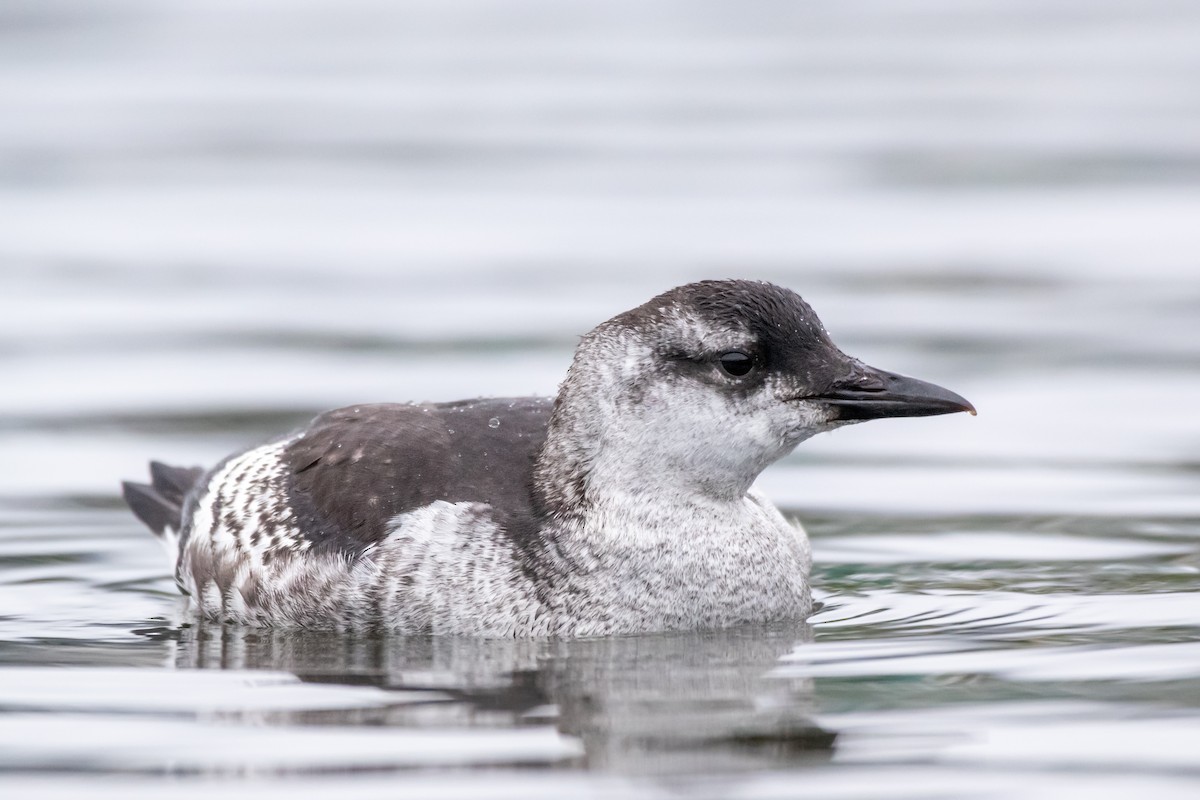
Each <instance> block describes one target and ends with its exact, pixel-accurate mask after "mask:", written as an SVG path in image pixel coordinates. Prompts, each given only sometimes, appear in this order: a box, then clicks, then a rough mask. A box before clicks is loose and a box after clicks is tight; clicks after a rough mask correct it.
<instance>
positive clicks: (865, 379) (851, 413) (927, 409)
mask: <svg viewBox="0 0 1200 800" xmlns="http://www.w3.org/2000/svg"><path fill="white" fill-rule="evenodd" d="M808 399H810V400H818V401H820V402H823V403H826V404H827V405H829V406H831V407H832V408H833V409H834V411H836V413H837V416H836V419H837V420H839V421H847V422H857V421H860V420H867V419H882V418H883V417H931V416H934V415H936V414H953V413H955V412H957V411H966V412H967V413H968V414H970V415H971V416H975V406H973V405H971V404H970V403H968V402H967V401H966V399H964V398H963V397H960V396H959V395H957V394H955V393H954V392H952V391H950V390H949V389H943V388H942V387H941V386H938V385H937V384H933V383H926V382H925V381H919V380H917V379H916V378H909V377H906V376H904V375H897V374H895V373H893V372H884V371H883V370H881V369H875V368H874V367H866V368H865V369H863V370H862V371H860V372H858V374H856V375H855V376H854V377H853V378H852V379H850V380H847V381H845V382H843V383H839V384H837V385H835V386H834V387H833V388H832V389H831V390H829V391H827V392H824V393H822V394H820V395H818V396H816V397H810V398H808Z"/></svg>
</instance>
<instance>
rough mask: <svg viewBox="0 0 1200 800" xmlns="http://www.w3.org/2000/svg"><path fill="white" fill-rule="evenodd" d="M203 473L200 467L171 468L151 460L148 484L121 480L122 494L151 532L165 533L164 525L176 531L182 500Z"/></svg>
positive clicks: (180, 519) (180, 518)
mask: <svg viewBox="0 0 1200 800" xmlns="http://www.w3.org/2000/svg"><path fill="white" fill-rule="evenodd" d="M203 474H204V469H203V468H202V467H172V466H169V465H167V464H163V463H161V462H159V461H151V462H150V483H148V484H147V483H132V482H130V481H124V482H123V483H122V484H121V494H122V495H124V496H125V502H126V503H128V504H129V507H130V508H131V509H133V513H134V515H135V516H136V517H137V518H138V519H140V520H141V521H142V522H144V523H145V524H146V527H148V528H149V529H150V530H152V531H154V535H155V536H160V537H161V536H164V535H166V531H167V528H170V529H171V530H172V531H174V532H175V533H179V528H180V525H181V523H182V519H183V499H184V498H185V497H186V496H187V493H188V492H189V491H191V489H192V487H193V486H195V485H196V482H197V481H199V480H200V476H201V475H203Z"/></svg>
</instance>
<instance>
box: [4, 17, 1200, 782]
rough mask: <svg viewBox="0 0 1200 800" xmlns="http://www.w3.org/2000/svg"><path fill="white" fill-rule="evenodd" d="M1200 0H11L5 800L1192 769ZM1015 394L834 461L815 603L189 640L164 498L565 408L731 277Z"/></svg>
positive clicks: (895, 352) (828, 452) (773, 489)
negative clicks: (594, 620) (357, 406)
mask: <svg viewBox="0 0 1200 800" xmlns="http://www.w3.org/2000/svg"><path fill="white" fill-rule="evenodd" d="M1198 77H1200V7H1198V6H1197V5H1196V4H1194V3H1187V2H1172V1H1171V0H1145V1H1144V2H1139V3H1118V2H1082V0H1080V1H1079V2H1068V1H1067V0H1038V2H1019V1H1016V0H1009V1H1007V2H968V3H963V2H952V1H951V0H920V1H919V2H907V3H894V2H868V1H866V0H849V1H848V2H840V3H814V2H762V1H760V0H752V1H750V2H739V3H716V2H695V1H692V2H657V1H652V2H645V1H644V0H639V2H623V1H619V0H618V1H612V0H610V1H609V2H604V3H586V4H582V3H570V4H568V3H556V2H549V0H546V1H544V2H537V1H536V0H534V1H530V0H516V1H514V2H484V1H483V0H470V1H467V2H457V3H435V2H426V3H412V2H403V3H393V2H382V0H353V1H352V2H339V3H331V2H330V3H318V2H302V1H301V0H288V1H287V2H283V0H277V1H272V0H257V2H252V3H246V2H231V1H229V0H211V1H210V2H207V3H203V4H190V5H186V6H185V5H183V4H170V3H160V2H150V0H136V1H135V0H112V1H111V2H106V3H91V2H83V1H82V0H80V1H79V2H66V1H65V0H7V2H5V3H4V4H3V5H0V455H2V456H3V458H2V459H0V793H3V795H4V796H6V797H29V796H37V795H62V796H65V795H68V794H70V795H72V796H77V795H80V794H84V795H86V796H89V797H109V796H112V797H120V798H122V800H128V799H129V798H140V797H155V798H160V797H163V796H164V795H165V796H171V797H192V796H196V797H199V796H209V795H210V794H211V793H212V792H214V791H220V792H223V793H226V794H228V795H232V796H250V795H251V794H253V796H255V797H263V798H270V797H276V796H278V797H293V796H295V794H296V793H297V792H298V791H299V792H303V793H304V794H305V795H306V796H308V795H311V796H335V795H336V796H345V795H349V794H353V796H355V797H363V798H365V797H375V796H379V797H394V796H397V795H398V794H405V795H406V796H422V797H435V796H436V797H517V796H520V797H522V798H529V797H541V796H545V797H568V796H570V797H574V796H581V797H582V796H603V797H609V796H614V795H616V796H628V797H640V796H647V797H662V796H675V795H679V794H686V795H688V796H696V797H746V798H766V797H793V796H801V795H802V796H805V797H814V798H815V797H837V798H850V797H853V798H871V797H898V796H903V797H910V798H925V797H930V798H932V797H939V798H940V797H956V798H957V797H985V796H986V797H1022V798H1028V797H1055V798H1057V797H1066V796H1079V795H1083V794H1085V793H1086V794H1087V795H1088V796H1092V797H1096V798H1103V797H1119V796H1139V797H1148V796H1153V797H1160V798H1162V797H1188V798H1191V797H1194V796H1196V792H1197V790H1198V789H1200V756H1198V755H1197V747H1196V744H1197V742H1200V621H1198V617H1200V613H1198V612H1200V602H1198V600H1200V595H1198V594H1197V592H1198V590H1200V455H1198V454H1200V414H1198V411H1197V409H1198V405H1197V403H1198V401H1197V397H1200V191H1198V190H1200V82H1198V80H1197V78H1198ZM705 277H748V278H760V279H767V280H773V281H776V282H779V283H782V284H785V285H787V286H789V287H791V288H794V289H796V290H797V291H799V292H801V293H802V294H803V295H804V296H805V297H806V299H808V300H809V301H810V302H811V303H812V304H813V306H814V307H815V308H816V309H817V311H818V313H820V314H821V316H822V318H823V319H824V321H825V323H826V325H827V327H828V328H829V329H830V331H831V333H832V334H833V336H834V338H835V340H837V341H838V342H839V343H840V344H841V345H842V346H843V347H844V348H845V349H846V350H847V351H849V352H850V353H852V354H854V355H857V356H859V357H861V358H863V359H864V360H865V361H867V362H868V363H872V364H876V365H878V366H882V367H885V368H888V369H893V370H896V371H900V372H905V373H908V374H913V375H916V376H919V377H922V378H926V379H929V380H934V381H937V382H939V383H943V384H945V385H947V386H950V387H952V388H954V389H955V390H958V391H960V392H961V393H963V394H964V395H965V396H967V397H968V398H970V399H971V400H972V401H974V402H975V403H976V405H977V406H978V408H979V410H980V415H979V417H978V418H976V419H969V418H966V417H954V418H937V419H924V420H897V421H884V422H878V423H871V424H869V425H864V426H859V427H856V428H852V429H848V430H845V431H840V432H838V433H836V434H834V435H830V436H825V437H822V438H819V439H817V440H814V441H811V442H809V443H807V444H805V445H804V446H803V447H801V448H800V450H799V451H798V452H797V453H796V454H795V455H793V456H792V457H790V458H788V459H787V460H785V461H784V462H782V463H781V464H779V465H777V466H775V467H773V468H772V469H771V470H769V471H768V472H767V473H766V474H765V475H764V476H763V478H762V480H761V482H760V486H761V487H762V488H764V489H765V490H766V491H767V492H768V493H770V494H771V495H772V496H773V497H774V498H775V499H776V500H777V501H778V502H779V503H780V504H781V505H782V506H784V507H785V508H786V509H787V510H788V511H789V512H790V513H792V514H794V515H796V516H798V517H800V518H802V519H804V520H805V522H806V524H807V526H808V527H809V529H810V532H811V533H812V535H813V539H814V547H815V553H816V559H817V568H816V569H817V575H816V582H817V587H818V591H819V594H820V595H821V597H822V598H823V599H824V601H825V603H826V605H825V608H824V609H823V610H822V611H821V612H820V613H819V614H817V615H816V616H815V617H814V618H813V619H812V620H811V625H799V624H798V625H796V626H791V627H786V626H785V627H775V628H770V629H750V630H738V631H730V632H723V633H716V634H686V635H674V636H647V637H629V638H621V639H615V640H602V641H588V642H576V643H569V642H545V641H541V642H517V643H513V642H507V643H497V642H492V643H487V642H477V641H471V640H457V639H449V640H447V639H431V638H428V637H425V638H421V637H417V638H403V637H345V636H331V635H328V634H309V635H303V636H300V635H287V636H281V635H273V634H269V633H250V632H244V631H241V632H239V631H221V630H212V629H209V628H206V627H199V628H197V627H195V626H188V625H186V624H185V623H186V618H185V617H183V616H181V614H180V602H179V600H178V599H177V597H176V596H175V595H174V593H173V589H172V585H171V581H170V579H169V577H168V568H167V566H166V562H165V560H164V559H163V558H162V555H161V553H160V552H159V550H158V549H157V548H156V546H155V544H154V542H153V540H152V539H151V537H150V536H149V535H148V534H147V533H146V532H145V531H144V530H143V529H141V528H140V526H139V525H138V524H137V523H136V521H135V520H134V519H133V518H132V516H131V515H130V514H129V513H128V512H127V511H126V510H125V509H124V508H123V507H122V505H121V503H120V501H119V499H118V496H117V483H118V481H119V480H120V479H122V478H135V477H138V476H140V475H142V474H143V471H144V464H145V462H146V460H147V459H148V458H150V457H157V458H162V459H164V460H168V461H172V462H176V463H198V464H209V463H212V462H213V461H215V460H216V459H218V458H219V457H221V456H223V455H224V454H226V453H227V452H229V451H230V450H232V449H234V448H237V447H241V446H243V445H245V444H248V443H251V442H254V441H256V440H261V439H264V438H267V437H268V436H270V435H272V434H274V433H277V432H279V431H282V430H285V429H287V428H288V427H290V426H292V425H294V424H297V423H299V422H301V421H303V420H304V419H305V418H306V417H308V416H309V415H311V414H312V413H314V412H316V411H318V410H321V409H323V408H328V407H333V406H338V405H343V404H347V403H354V402H363V401H376V400H409V399H429V400H443V399H455V398H460V397H470V396H475V395H481V394H482V395H497V394H498V395H504V394H524V393H539V394H549V393H553V392H554V390H555V386H556V383H557V381H558V380H559V379H560V378H561V376H562V374H563V372H564V370H565V368H566V365H567V363H568V361H569V358H570V353H571V349H572V346H573V343H574V342H575V340H576V337H577V336H578V335H579V334H581V333H583V332H584V331H586V330H587V329H589V328H590V327H591V326H592V325H594V324H596V323H597V322H599V321H601V320H603V319H605V318H607V317H609V316H611V315H612V314H614V313H616V312H618V311H621V310H624V309H626V308H628V307H631V306H633V305H636V304H638V303H640V302H642V301H643V300H645V299H647V298H648V297H650V296H651V295H653V294H655V293H657V292H659V291H662V290H664V289H666V288H669V287H670V286H672V285H675V284H677V283H681V282H684V281H687V280H693V279H699V278H705Z"/></svg>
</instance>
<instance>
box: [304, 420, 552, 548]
mask: <svg viewBox="0 0 1200 800" xmlns="http://www.w3.org/2000/svg"><path fill="white" fill-rule="evenodd" d="M551 407H552V402H551V401H550V400H548V399H542V398H512V399H488V400H474V401H468V402H461V403H446V404H436V405H435V404H430V405H398V404H373V405H360V406H350V407H347V408H340V409H337V410H335V411H329V412H327V413H325V414H322V415H321V416H319V417H317V418H316V419H315V420H313V422H312V424H311V425H309V427H308V428H307V429H306V430H305V431H304V432H303V434H302V435H301V436H300V437H299V438H297V439H295V440H293V441H292V442H291V443H290V444H289V445H288V447H287V448H286V450H285V451H284V454H283V458H284V460H285V461H286V463H287V465H288V467H289V470H290V483H289V486H288V495H289V503H290V505H291V507H292V510H293V513H294V514H295V515H296V523H297V525H298V527H299V528H300V530H301V531H302V532H303V535H304V536H306V537H307V538H309V539H310V541H312V542H313V543H314V545H315V546H317V547H319V548H321V549H337V550H342V551H347V552H357V551H359V550H361V549H362V548H364V547H366V546H368V545H370V544H373V543H375V542H377V541H379V540H380V539H382V538H383V537H384V536H386V535H387V530H388V523H389V521H390V520H391V519H392V518H393V517H395V516H396V515H398V514H403V513H405V512H407V511H412V510H414V509H417V508H420V507H421V506H424V505H428V504H429V503H432V502H434V501H435V500H446V501H449V502H459V501H470V502H480V503H486V504H488V505H491V506H493V508H494V509H495V510H496V514H497V517H498V518H500V521H503V519H504V518H512V519H514V520H515V519H520V520H528V519H529V518H531V517H532V516H533V514H534V511H533V500H532V497H531V475H532V471H533V464H534V460H535V459H536V457H537V453H538V451H539V450H540V448H541V446H542V442H543V441H544V440H545V436H546V423H547V421H548V420H549V415H550V409H551Z"/></svg>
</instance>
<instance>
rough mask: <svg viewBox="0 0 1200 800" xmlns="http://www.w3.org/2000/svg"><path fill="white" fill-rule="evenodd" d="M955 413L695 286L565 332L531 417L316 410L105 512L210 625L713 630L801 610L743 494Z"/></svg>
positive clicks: (796, 328) (163, 474) (407, 409)
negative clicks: (874, 427)
mask: <svg viewBox="0 0 1200 800" xmlns="http://www.w3.org/2000/svg"><path fill="white" fill-rule="evenodd" d="M730 365H733V366H732V367H731V366H730ZM957 410H970V406H969V404H967V403H966V401H965V400H962V398H959V397H958V396H957V395H954V394H953V393H950V392H947V391H946V390H944V389H941V388H940V387H934V386H932V385H931V384H924V383H921V382H919V381H913V380H912V379H906V378H902V377H901V376H895V375H891V374H890V373H881V372H879V371H876V370H872V369H871V368H869V367H866V366H865V365H863V364H861V363H860V362H858V361H856V360H854V359H852V358H850V357H848V356H846V355H845V354H843V353H842V352H841V351H840V350H838V349H837V348H836V347H835V346H834V345H833V343H832V342H831V341H830V340H829V337H828V335H827V334H826V333H825V330H824V328H823V327H822V326H821V323H820V321H819V320H818V319H817V317H816V315H815V314H814V313H813V311H812V309H811V308H809V307H808V305H807V304H805V303H804V302H803V301H802V300H801V299H800V298H799V297H798V296H797V295H795V294H794V293H792V292H790V291H788V290H786V289H782V288H780V287H777V286H772V285H770V284H762V283H753V282H748V281H706V282H703V283H698V284H690V285H688V286H682V287H679V288H677V289H674V290H672V291H670V292H667V293H665V294H663V295H660V296H659V297H656V298H654V299H653V300H651V301H649V302H648V303H646V304H644V305H642V306H640V307H638V308H636V309H633V310H632V311H628V312H626V313H624V314H621V315H619V316H617V317H614V318H613V319H611V320H609V321H608V322H606V323H603V324H602V325H600V326H598V327H597V328H596V329H595V330H593V331H592V332H590V333H589V334H587V335H586V336H584V337H583V339H582V341H581V342H580V344H579V347H578V349H577V351H576V354H575V359H574V361H573V363H572V365H571V368H570V370H569V372H568V374H567V378H566V380H565V381H564V382H563V384H562V386H561V387H560V390H559V393H558V397H557V398H556V399H555V400H554V401H553V403H551V401H549V400H547V399H541V398H512V399H491V400H476V401H466V402H460V403H447V404H427V405H397V404H374V405H362V406H353V407H349V408H344V409H338V410H336V411H331V412H328V413H326V414H323V415H321V416H319V417H317V418H316V419H315V420H314V421H313V422H312V423H311V424H310V425H309V426H307V427H306V428H304V429H302V430H300V431H298V432H296V433H294V434H292V435H290V436H288V437H285V438H283V439H280V440H278V441H275V442H272V443H270V444H266V445H263V446H261V447H257V448H254V449H252V450H248V451H246V452H243V453H241V454H238V455H236V456H233V457H231V458H229V459H227V460H226V461H225V462H224V463H222V464H220V465H219V466H218V467H216V468H215V469H214V470H212V471H211V472H209V473H208V474H207V475H203V476H200V475H199V474H198V472H193V471H187V470H177V469H171V468H165V467H163V466H161V465H157V466H155V468H154V469H155V480H154V482H153V484H152V485H151V486H145V485H142V484H130V485H128V486H127V490H126V492H127V497H129V499H130V504H131V506H132V507H133V508H134V510H135V511H136V512H137V514H138V516H139V517H140V518H142V519H143V520H144V521H146V522H147V524H149V525H150V526H151V527H152V528H153V529H155V530H156V532H159V533H162V534H164V536H165V535H166V533H164V530H165V531H167V532H170V531H173V530H178V531H179V536H178V550H177V559H176V579H177V581H178V583H179V585H180V587H181V588H182V589H183V590H184V592H185V593H187V594H188V595H189V596H190V597H191V598H192V599H193V601H194V604H195V606H196V608H197V609H198V610H199V612H200V613H201V614H203V615H205V616H206V617H209V618H211V619H214V620H223V621H228V622H234V623H242V624H247V625H261V626H288V625H298V626H306V627H336V628H374V627H382V628H390V629H394V630H398V631H404V632H422V631H431V632H436V633H459V634H477V635H483V636H493V637H502V636H530V635H560V636H590V635H601V634H614V633H633V632H641V631H654V630H677V629H696V628H716V627H726V626H730V625H735V624H739V623H746V622H764V621H771V620H781V619H796V618H802V617H804V616H806V615H807V614H808V613H809V611H810V610H811V598H810V594H809V587H808V575H809V571H810V568H811V555H810V552H809V545H808V540H807V538H806V537H805V535H804V532H803V530H802V529H801V528H800V527H799V526H798V525H795V524H789V523H788V522H787V521H785V520H784V519H783V517H782V516H780V514H779V512H778V511H777V510H776V509H775V508H774V506H772V505H771V503H770V502H769V501H768V500H767V499H766V498H765V497H763V496H761V495H760V494H758V493H757V492H755V491H753V490H752V489H751V488H750V487H751V484H752V483H753V481H754V479H755V478H756V477H757V476H758V474H759V473H760V472H761V471H762V470H763V469H764V468H765V467H767V466H768V465H769V464H771V463H772V462H773V461H775V460H776V459H778V458H780V457H781V456H783V455H785V454H786V453H788V452H790V451H791V450H792V448H794V447H795V446H796V445H797V444H798V443H800V442H802V441H803V440H805V439H807V438H808V437H810V436H812V435H814V434H816V433H819V432H821V431H824V430H829V429H831V428H834V427H837V426H839V425H843V424H847V423H848V422H851V421H859V420H862V419H869V418H877V417H881V416H901V415H920V414H930V413H948V412H950V411H957ZM193 482H194V485H191V484H192V483H193ZM189 485H191V488H190V490H188V486H189ZM130 487H132V488H130ZM185 491H186V501H183V495H184V492H185ZM171 541H172V543H173V541H174V540H173V539H172V540H171Z"/></svg>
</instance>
